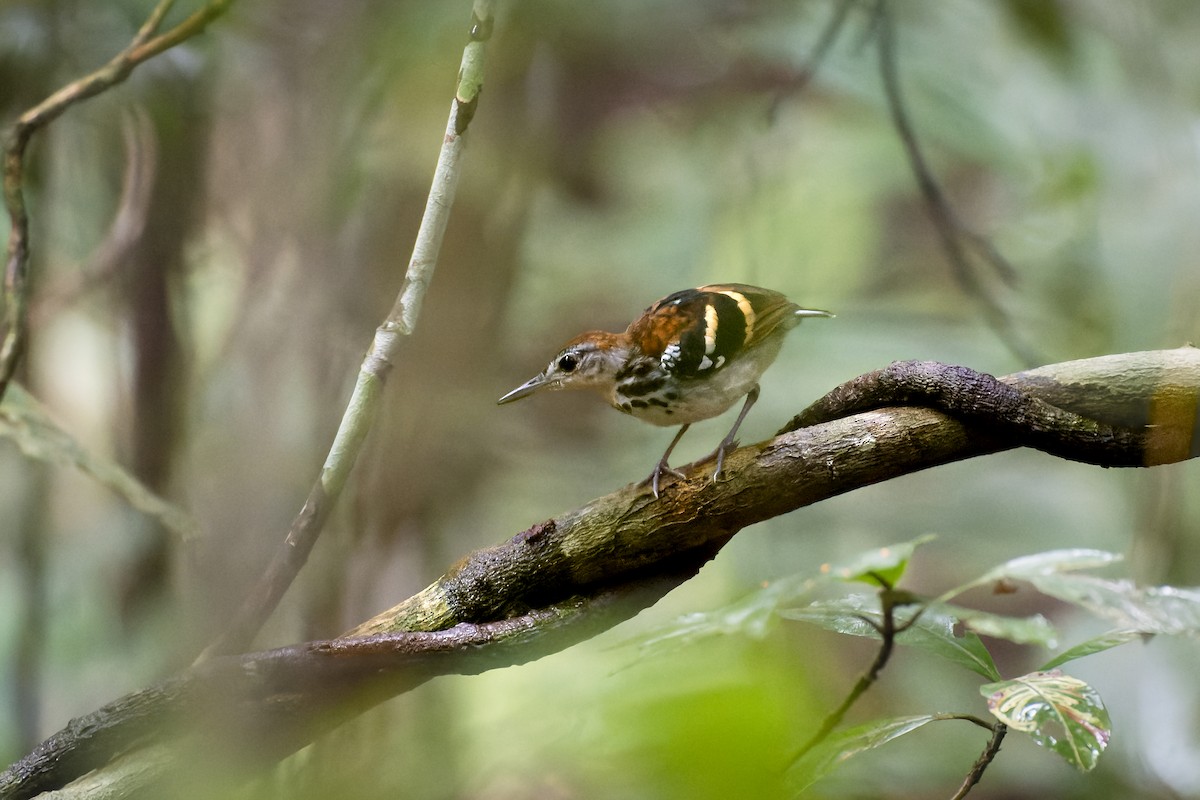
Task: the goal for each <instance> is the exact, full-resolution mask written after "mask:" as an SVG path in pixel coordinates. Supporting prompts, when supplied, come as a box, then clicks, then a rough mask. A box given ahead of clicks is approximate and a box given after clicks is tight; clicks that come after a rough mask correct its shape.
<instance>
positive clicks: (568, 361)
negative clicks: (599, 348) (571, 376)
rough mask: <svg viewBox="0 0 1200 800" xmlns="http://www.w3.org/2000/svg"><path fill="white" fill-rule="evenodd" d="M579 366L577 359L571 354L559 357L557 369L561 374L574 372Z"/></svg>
mask: <svg viewBox="0 0 1200 800" xmlns="http://www.w3.org/2000/svg"><path fill="white" fill-rule="evenodd" d="M578 366H579V359H577V358H575V356H574V355H572V354H571V353H567V354H565V355H562V356H559V359H558V368H559V369H560V370H562V371H563V372H574V371H575V368H576V367H578Z"/></svg>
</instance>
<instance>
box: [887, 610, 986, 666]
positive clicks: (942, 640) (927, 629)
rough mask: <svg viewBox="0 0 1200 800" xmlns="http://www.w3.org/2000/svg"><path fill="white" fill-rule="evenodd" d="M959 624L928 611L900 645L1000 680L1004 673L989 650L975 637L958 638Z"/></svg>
mask: <svg viewBox="0 0 1200 800" xmlns="http://www.w3.org/2000/svg"><path fill="white" fill-rule="evenodd" d="M955 622H956V620H955V619H954V618H953V617H950V616H946V615H942V614H938V613H930V612H929V611H926V612H925V613H924V614H922V615H921V616H920V618H919V619H918V620H917V622H916V624H914V625H913V626H912V627H910V628H909V629H908V630H906V631H904V632H903V633H901V634H900V636H898V637H897V639H896V641H898V642H900V643H901V644H905V645H911V646H913V647H919V648H921V649H922V650H926V651H928V652H930V653H933V654H934V655H938V656H941V657H942V658H944V659H946V660H947V661H949V662H951V663H953V664H958V665H959V666H960V667H965V668H966V669H969V670H971V671H972V672H975V673H977V674H979V675H982V676H983V677H985V678H987V679H988V680H993V681H998V680H1000V670H998V669H997V668H996V662H995V661H993V660H992V654H991V653H989V652H988V649H987V647H985V646H984V644H983V642H982V641H980V639H979V637H978V636H976V635H975V634H974V633H969V632H968V633H965V634H963V635H962V636H956V635H955V633H954V627H955Z"/></svg>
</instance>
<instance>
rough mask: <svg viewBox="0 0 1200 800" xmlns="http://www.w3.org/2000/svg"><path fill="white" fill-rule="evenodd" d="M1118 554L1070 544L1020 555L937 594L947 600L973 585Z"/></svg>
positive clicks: (1067, 568) (1096, 562)
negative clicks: (1062, 548) (1067, 547)
mask: <svg viewBox="0 0 1200 800" xmlns="http://www.w3.org/2000/svg"><path fill="white" fill-rule="evenodd" d="M1121 559H1122V556H1121V555H1119V554H1117V553H1109V552H1107V551H1104V550H1090V549H1087V548H1070V549H1066V550H1050V551H1048V552H1045V553H1034V554H1032V555H1027V556H1020V557H1018V558H1014V559H1012V560H1010V561H1006V562H1004V563H1003V564H1001V565H1000V566H998V567H994V568H993V569H990V570H988V571H987V572H985V573H984V574H982V575H980V576H979V577H978V578H975V579H974V580H973V581H971V582H969V583H964V584H963V585H962V586H957V587H955V588H953V589H951V590H949V591H948V592H946V593H945V594H943V595H942V596H941V597H939V598H938V599H939V600H947V599H949V598H951V597H955V596H957V595H960V594H962V593H963V592H965V591H967V590H968V589H974V588H975V587H976V586H986V585H987V584H989V583H996V582H997V581H1003V580H1025V581H1031V580H1033V579H1034V578H1037V577H1039V576H1043V575H1055V574H1059V573H1063V572H1073V571H1076V570H1081V569H1096V568H1098V567H1105V566H1108V565H1109V564H1112V563H1115V562H1117V561H1120V560H1121Z"/></svg>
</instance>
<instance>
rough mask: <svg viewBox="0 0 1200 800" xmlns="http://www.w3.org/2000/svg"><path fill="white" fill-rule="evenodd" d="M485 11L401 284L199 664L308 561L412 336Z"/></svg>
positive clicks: (447, 202)
mask: <svg viewBox="0 0 1200 800" xmlns="http://www.w3.org/2000/svg"><path fill="white" fill-rule="evenodd" d="M492 6H493V2H492V0H475V6H474V10H473V11H472V15H471V27H470V41H469V42H468V43H467V46H466V47H465V48H464V49H463V59H462V66H461V67H460V69H459V74H458V87H457V90H456V91H455V95H454V101H453V103H452V104H451V107H450V119H449V121H448V122H447V124H446V135H445V138H444V140H443V142H442V149H441V153H440V154H439V155H438V163H437V169H436V170H435V172H434V176H433V182H432V185H431V186H430V187H429V199H428V201H427V203H426V206H425V215H424V216H423V217H422V219H421V227H420V229H419V230H418V232H417V239H416V243H415V244H414V245H413V252H412V257H411V259H410V260H409V264H408V271H407V272H406V273H405V277H404V284H403V286H402V287H401V289H400V293H399V295H398V296H397V298H396V302H395V305H394V306H393V307H392V310H391V313H389V314H388V317H387V320H386V321H385V322H384V323H383V324H382V325H381V326H379V328H378V329H377V330H376V331H375V339H374V342H373V343H372V345H371V349H370V350H369V351H368V352H367V355H366V357H365V358H364V359H363V362H362V366H361V367H360V368H359V372H358V381H357V382H356V384H355V386H354V391H353V393H352V394H351V396H350V401H349V403H348V404H347V406H346V410H345V412H344V413H343V415H342V421H341V424H340V425H339V426H338V430H337V433H336V434H335V435H334V439H333V444H332V446H331V447H330V449H329V454H328V456H326V459H325V464H324V465H323V466H322V468H321V473H320V475H319V476H318V478H317V481H316V482H315V483H314V484H313V486H312V489H311V490H310V491H309V493H308V499H307V500H306V501H305V503H304V506H303V507H302V508H301V509H300V513H299V514H297V515H296V518H295V520H293V521H292V526H291V528H290V529H289V530H288V533H287V536H286V537H284V540H283V542H282V543H281V544H280V547H279V549H278V550H277V551H276V554H275V556H274V558H273V559H272V560H271V563H270V564H269V565H268V566H267V569H266V570H265V572H264V573H263V575H262V576H261V577H260V578H259V580H258V583H257V584H255V586H254V587H253V588H252V589H251V591H250V593H249V594H248V596H247V597H246V599H245V601H244V602H243V603H242V606H241V608H240V609H239V610H238V612H237V614H236V615H235V617H234V619H233V621H232V622H231V623H230V625H229V626H228V627H227V628H226V629H225V630H224V631H223V632H222V633H221V635H220V636H219V637H218V638H217V639H216V640H215V641H213V642H212V643H211V644H210V645H209V646H208V647H207V648H205V650H204V652H203V653H201V654H200V658H199V660H200V661H203V660H205V659H207V658H211V657H213V656H216V655H222V654H227V653H236V652H238V651H240V650H244V649H245V648H247V647H249V645H250V643H251V642H252V641H253V639H254V637H255V635H256V634H257V633H258V630H259V629H260V628H261V627H262V625H263V623H264V622H266V620H267V618H268V617H269V616H270V615H271V613H272V612H273V611H274V610H275V607H276V606H277V605H278V604H279V601H280V600H281V599H282V598H283V595H284V593H285V592H286V591H287V589H288V587H289V586H291V584H292V581H293V580H295V578H296V575H297V574H299V572H300V570H301V568H303V566H304V564H305V562H306V561H307V560H308V554H309V553H310V552H311V551H312V548H313V545H315V544H316V542H317V539H318V538H319V537H320V535H321V531H322V529H323V528H324V526H325V520H326V518H327V517H328V516H329V512H330V509H331V508H332V506H333V504H334V503H335V502H337V499H338V497H339V496H340V495H341V493H342V487H343V486H345V483H346V479H347V478H348V477H349V476H350V471H351V470H352V469H353V468H354V463H355V461H357V459H358V454H359V452H360V451H361V450H362V444H363V441H364V440H365V438H366V436H367V432H368V431H369V430H370V428H371V426H372V425H373V424H374V422H375V418H376V416H378V414H379V407H380V400H379V398H380V394H381V392H382V390H383V384H384V381H385V379H386V378H387V375H388V373H389V372H390V371H391V368H392V365H393V364H394V363H395V361H396V359H397V357H398V354H399V350H400V345H401V343H402V341H403V340H404V337H407V336H409V335H410V334H412V332H413V330H414V329H415V328H416V324H417V318H418V316H419V314H420V310H421V302H422V300H423V299H424V297H425V290H426V289H427V288H428V286H429V282H430V280H431V279H432V278H433V270H434V267H436V266H437V258H438V252H439V250H440V249H441V245H442V239H443V238H444V234H445V231H446V223H447V221H448V220H449V218H450V208H451V206H452V205H453V204H454V192H455V189H456V187H457V185H458V177H459V174H460V172H461V167H460V165H461V160H462V154H463V149H464V148H465V146H466V139H465V138H464V134H465V133H466V132H467V129H468V127H469V126H470V123H471V119H472V118H473V117H474V116H475V109H476V107H477V105H478V103H479V95H480V92H481V91H482V90H483V56H484V42H486V41H487V39H488V38H489V37H490V36H491V32H492V24H493V17H492V13H493V12H492Z"/></svg>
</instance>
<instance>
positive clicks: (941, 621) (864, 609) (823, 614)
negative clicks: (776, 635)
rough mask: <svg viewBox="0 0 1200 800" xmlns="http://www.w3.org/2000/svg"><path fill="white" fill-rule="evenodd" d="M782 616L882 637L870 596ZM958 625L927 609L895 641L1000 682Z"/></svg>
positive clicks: (875, 601)
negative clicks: (956, 628) (955, 629)
mask: <svg viewBox="0 0 1200 800" xmlns="http://www.w3.org/2000/svg"><path fill="white" fill-rule="evenodd" d="M915 613H917V610H916V609H915V608H914V609H906V610H901V611H900V612H899V613H897V615H896V626H897V627H903V626H904V625H905V623H906V622H907V620H910V619H912V616H913V614H915ZM779 615H780V616H781V617H785V618H787V619H794V620H800V621H802V622H809V623H812V624H814V625H819V626H820V627H822V628H825V629H826V630H830V631H833V632H835V633H841V634H845V635H847V636H869V637H873V638H876V639H878V638H879V631H878V630H877V628H876V627H875V626H876V625H880V624H881V623H882V621H883V614H882V612H881V611H880V609H879V598H878V597H877V596H875V595H867V594H855V595H848V596H846V597H841V598H838V599H836V600H820V601H817V602H814V603H810V604H809V605H807V606H804V607H803V608H785V609H780V611H779ZM956 622H957V620H956V619H955V618H954V617H953V616H951V615H949V614H946V613H944V612H940V611H936V610H928V609H927V610H926V611H925V612H924V613H922V614H921V615H920V616H919V617H917V621H916V622H915V623H913V624H912V625H910V626H908V627H907V628H906V629H905V630H903V631H902V632H901V633H900V634H899V635H897V637H896V641H897V642H898V643H900V644H903V645H908V646H911V647H919V648H921V649H922V650H925V651H927V652H930V653H933V654H934V655H937V656H940V657H942V658H944V659H946V660H947V661H950V662H951V663H954V664H958V665H959V666H961V667H965V668H966V669H969V670H971V671H972V672H975V673H978V674H979V675H982V676H983V677H985V678H987V679H988V680H993V681H995V680H999V679H1000V672H999V670H997V669H996V664H995V662H994V661H992V656H991V654H990V653H988V651H987V648H986V647H985V646H984V644H983V642H982V641H980V639H979V637H978V636H976V635H975V634H974V633H969V632H968V633H967V634H966V635H964V636H957V635H955V632H954V628H955V623H956ZM872 623H874V624H872Z"/></svg>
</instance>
